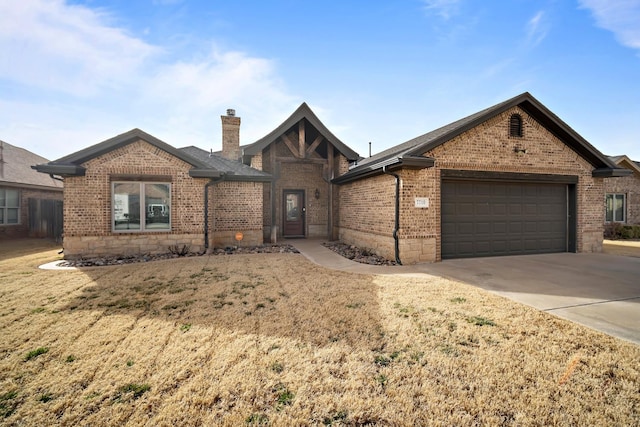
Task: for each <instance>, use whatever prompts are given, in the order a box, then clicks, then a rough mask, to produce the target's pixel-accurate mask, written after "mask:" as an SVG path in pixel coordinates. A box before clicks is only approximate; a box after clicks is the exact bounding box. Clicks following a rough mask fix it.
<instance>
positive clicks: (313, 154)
mask: <svg viewBox="0 0 640 427" xmlns="http://www.w3.org/2000/svg"><path fill="white" fill-rule="evenodd" d="M239 128H240V118H239V117H235V112H234V111H233V110H228V111H227V115H226V116H222V129H223V137H222V140H223V141H222V142H223V144H222V151H221V153H219V154H218V153H212V152H207V151H205V150H201V149H199V148H196V147H187V148H182V149H175V148H173V147H172V146H170V145H168V144H166V143H164V142H162V141H160V140H158V139H156V138H155V137H153V136H151V135H148V134H146V133H144V132H143V131H141V130H138V129H134V130H132V131H130V132H127V133H125V134H122V135H119V136H117V137H114V138H112V139H109V140H107V141H104V142H102V143H99V144H97V145H95V146H92V147H89V148H87V149H84V150H81V151H79V152H77V153H74V154H71V155H69V156H67V157H64V158H62V159H59V160H56V161H53V162H49V163H47V164H41V165H38V166H37V167H36V168H37V170H38V171H40V172H44V173H48V174H54V175H58V176H61V177H63V178H64V181H65V235H64V249H65V256H67V257H78V256H91V255H100V254H128V253H146V252H166V251H167V248H168V247H169V246H181V245H188V246H189V247H190V249H191V250H192V251H206V250H207V249H209V248H210V247H212V246H226V245H254V244H259V243H263V242H269V241H271V242H275V241H278V240H279V239H281V238H283V237H284V238H294V237H295V238H305V237H319V238H323V239H337V238H339V239H340V240H343V241H345V242H348V243H352V244H356V245H359V246H363V247H367V248H369V249H372V250H374V251H375V252H377V253H378V254H380V255H383V256H386V257H389V258H394V257H395V258H396V259H397V260H399V261H402V262H404V263H414V262H423V261H431V262H432V261H439V260H440V259H444V258H454V257H469V256H489V255H510V254H529V253H543V252H567V251H568V252H591V251H599V250H601V246H602V231H603V223H602V210H601V206H602V205H601V203H602V200H603V197H604V191H603V189H604V183H603V180H604V178H605V177H612V176H623V175H624V174H625V173H626V172H627V171H626V170H624V169H620V168H617V167H616V165H615V164H614V163H612V162H611V161H610V160H609V159H608V158H606V157H605V156H604V155H602V154H601V153H600V152H599V151H598V150H597V149H595V148H594V147H593V146H591V145H590V144H589V143H588V142H587V141H585V140H584V139H583V138H582V137H580V136H579V135H578V134H577V133H576V132H575V131H573V130H572V129H571V128H570V127H569V126H568V125H566V124H565V123H564V122H562V121H561V120H560V119H559V118H558V117H556V116H555V115H554V114H553V113H551V112H550V111H549V110H548V109H547V108H546V107H544V106H543V105H542V104H540V103H539V102H538V101H537V100H536V99H535V98H533V97H532V96H531V95H530V94H528V93H524V94H522V95H519V96H517V97H515V98H512V99H510V100H508V101H505V102H503V103H501V104H498V105H496V106H494V107H491V108H488V109H486V110H483V111H481V112H479V113H476V114H474V115H472V116H469V117H467V118H465V119H462V120H459V121H457V122H454V123H452V124H450V125H447V126H445V127H443V128H440V129H438V130H435V131H433V132H430V133H428V134H425V135H422V136H419V137H417V138H415V139H412V140H410V141H408V142H406V143H404V144H400V145H398V146H396V147H393V148H391V149H389V150H386V151H384V152H382V153H379V154H377V155H375V156H373V157H370V158H368V159H363V160H360V161H359V163H357V161H358V160H359V157H358V155H357V153H355V152H354V151H353V150H351V149H350V148H349V147H347V146H346V145H345V144H344V143H343V142H341V141H340V140H339V139H338V138H337V137H335V135H333V134H332V133H331V132H330V131H329V130H328V129H327V128H326V127H325V126H324V125H323V124H322V122H320V120H319V119H318V118H317V117H316V115H315V114H314V113H313V112H312V111H311V109H310V108H309V107H308V106H307V105H306V104H302V105H301V106H300V107H299V108H298V109H297V110H296V111H295V112H294V113H293V114H292V115H291V116H290V117H289V118H288V119H287V120H285V121H284V122H283V123H282V124H281V125H280V126H278V127H277V128H276V129H275V130H274V131H272V132H271V133H269V134H268V135H267V136H265V137H264V138H262V139H260V140H258V141H256V142H254V143H253V144H250V145H245V146H241V145H240V143H239ZM356 163H357V164H356ZM350 166H351V168H350Z"/></svg>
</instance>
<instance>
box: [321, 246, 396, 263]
mask: <svg viewBox="0 0 640 427" xmlns="http://www.w3.org/2000/svg"><path fill="white" fill-rule="evenodd" d="M323 245H324V246H325V247H327V248H329V249H331V250H332V251H334V252H336V253H338V254H340V255H342V256H343V257H345V258H347V259H350V260H352V261H355V262H359V263H361V264H369V265H396V263H395V261H391V260H388V259H386V258H383V257H381V256H379V255H376V254H374V253H373V252H370V251H369V250H367V249H363V248H359V247H357V246H353V245H347V244H345V243H340V242H328V243H323Z"/></svg>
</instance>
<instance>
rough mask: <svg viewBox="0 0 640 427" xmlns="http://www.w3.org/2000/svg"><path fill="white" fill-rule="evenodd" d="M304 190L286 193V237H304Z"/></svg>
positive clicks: (284, 230) (286, 191) (284, 228)
mask: <svg viewBox="0 0 640 427" xmlns="http://www.w3.org/2000/svg"><path fill="white" fill-rule="evenodd" d="M305 210H306V209H305V207H304V190H285V191H284V227H283V235H284V236H285V237H304V214H305Z"/></svg>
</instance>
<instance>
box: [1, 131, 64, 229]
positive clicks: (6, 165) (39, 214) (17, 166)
mask: <svg viewBox="0 0 640 427" xmlns="http://www.w3.org/2000/svg"><path fill="white" fill-rule="evenodd" d="M47 161H48V160H47V159H45V158H44V157H40V156H38V155H36V154H34V153H32V152H30V151H27V150H25V149H23V148H20V147H16V146H14V145H11V144H8V143H6V142H4V141H0V239H8V238H20V237H59V236H60V234H61V231H62V218H61V210H62V207H61V204H62V182H61V181H59V180H56V179H53V178H52V177H49V176H47V175H43V174H41V173H38V172H36V171H35V170H33V169H32V168H31V166H32V165H35V164H37V163H43V162H47Z"/></svg>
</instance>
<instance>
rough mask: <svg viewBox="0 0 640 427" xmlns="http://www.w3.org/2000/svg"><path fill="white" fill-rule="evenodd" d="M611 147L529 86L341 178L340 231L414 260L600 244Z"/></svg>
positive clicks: (612, 172)
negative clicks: (594, 140) (602, 147)
mask: <svg viewBox="0 0 640 427" xmlns="http://www.w3.org/2000/svg"><path fill="white" fill-rule="evenodd" d="M624 174H626V171H625V170H624V169H618V168H617V167H616V165H615V164H613V163H612V162H611V161H610V160H609V159H608V158H607V157H606V156H604V155H603V154H602V153H600V152H599V151H598V150H597V149H596V148H594V147H593V146H592V145H591V144H589V143H588V142H587V141H586V140H584V139H583V138H582V137H581V136H580V135H578V134H577V133H576V132H575V131H574V130H573V129H571V128H570V127H569V126H568V125H567V124H566V123H564V122H563V121H562V120H560V119H559V118H558V117H557V116H556V115H554V114H553V113H552V112H551V111H549V110H548V109H547V108H546V107H545V106H544V105H542V104H541V103H540V102H539V101H538V100H536V99H535V98H534V97H533V96H531V95H530V94H529V93H523V94H521V95H519V96H516V97H514V98H512V99H509V100H507V101H505V102H502V103H500V104H497V105H495V106H493V107H490V108H488V109H486V110H483V111H480V112H478V113H476V114H473V115H471V116H469V117H466V118H463V119H461V120H458V121H456V122H454V123H451V124H449V125H446V126H444V127H442V128H440V129H437V130H434V131H432V132H429V133H427V134H424V135H421V136H418V137H417V138H414V139H412V140H410V141H407V142H405V143H403V144H400V145H397V146H395V147H393V148H390V149H389V150H386V151H384V152H382V153H379V154H377V155H375V156H373V157H370V158H367V159H365V160H364V161H362V162H360V164H359V165H358V166H357V167H355V168H353V169H351V170H350V171H349V172H348V173H346V174H345V175H343V176H341V177H338V178H336V179H334V181H333V182H334V183H338V184H340V185H341V188H340V223H339V237H340V240H342V241H344V242H346V243H350V244H354V245H358V246H364V247H368V248H371V249H374V250H375V251H376V252H378V253H379V254H380V255H383V256H386V257H389V258H394V257H395V258H396V259H399V260H401V261H402V262H405V263H414V262H423V261H430V262H433V261H439V260H441V259H447V258H463V257H481V256H494V255H516V254H518V255H523V254H535V253H548V252H598V251H600V250H601V248H602V235H603V223H602V200H603V197H604V182H603V181H604V178H605V177H612V176H622V175H624Z"/></svg>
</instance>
